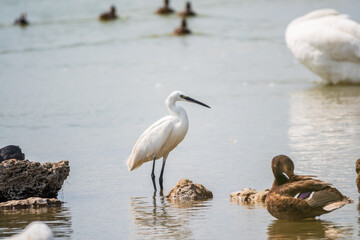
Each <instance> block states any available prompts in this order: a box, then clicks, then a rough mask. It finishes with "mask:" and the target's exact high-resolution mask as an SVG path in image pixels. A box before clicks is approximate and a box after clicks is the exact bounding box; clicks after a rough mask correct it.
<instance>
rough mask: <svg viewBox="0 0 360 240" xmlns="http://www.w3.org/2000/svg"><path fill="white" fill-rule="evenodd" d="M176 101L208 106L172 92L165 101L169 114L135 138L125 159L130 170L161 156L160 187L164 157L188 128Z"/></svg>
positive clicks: (180, 139)
mask: <svg viewBox="0 0 360 240" xmlns="http://www.w3.org/2000/svg"><path fill="white" fill-rule="evenodd" d="M177 101H189V102H194V103H197V104H200V105H202V106H205V107H209V106H207V105H206V104H203V103H201V102H199V101H197V100H195V99H192V98H190V97H188V96H186V95H185V94H184V93H183V92H180V91H174V92H172V93H171V94H170V95H169V96H168V97H167V99H166V101H165V102H166V105H167V107H168V109H169V112H170V115H168V116H165V117H163V118H161V119H160V120H158V121H157V122H155V123H154V124H152V125H151V126H150V127H149V128H148V129H146V130H145V132H144V133H143V134H142V135H141V136H140V138H139V139H138V140H137V142H136V144H135V146H134V148H133V150H132V152H131V154H130V156H129V159H128V161H127V165H128V168H129V171H132V170H134V169H136V168H138V167H140V166H141V165H142V164H143V163H145V162H148V161H151V160H154V161H155V159H159V158H163V167H162V171H161V175H160V186H161V188H162V173H163V168H164V164H165V161H166V158H167V156H168V154H169V152H170V151H171V150H173V149H174V148H175V147H176V146H177V145H178V144H179V143H180V142H181V141H182V140H183V139H184V137H185V135H186V133H187V131H188V128H189V120H188V116H187V114H186V111H185V110H184V108H182V107H180V106H177V105H176V104H175V103H176V102H177ZM153 170H154V168H153ZM153 183H154V180H153ZM154 188H155V183H154ZM155 190H156V188H155Z"/></svg>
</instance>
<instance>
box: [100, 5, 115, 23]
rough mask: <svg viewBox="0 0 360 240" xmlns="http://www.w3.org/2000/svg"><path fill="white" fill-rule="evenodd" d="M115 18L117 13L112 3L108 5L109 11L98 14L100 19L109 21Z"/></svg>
mask: <svg viewBox="0 0 360 240" xmlns="http://www.w3.org/2000/svg"><path fill="white" fill-rule="evenodd" d="M117 18H118V15H117V14H116V8H115V6H114V5H112V6H111V7H110V11H109V12H105V13H102V14H101V15H100V16H99V20H100V21H111V20H116V19H117Z"/></svg>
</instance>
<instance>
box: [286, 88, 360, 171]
mask: <svg viewBox="0 0 360 240" xmlns="http://www.w3.org/2000/svg"><path fill="white" fill-rule="evenodd" d="M290 105H291V106H290V127H289V132H288V134H289V139H290V147H291V150H292V155H296V154H297V153H301V156H303V157H304V159H317V160H327V161H323V164H326V165H324V166H320V165H319V167H325V168H326V167H328V166H327V163H328V160H334V161H336V160H339V159H338V158H337V156H338V155H339V153H341V155H342V156H343V157H347V156H348V157H349V158H351V160H353V154H354V147H349V146H358V145H359V142H360V135H359V133H360V107H359V106H360V86H318V87H315V88H311V89H307V90H303V91H298V92H295V93H293V94H292V95H291V101H290ZM324 149H326V154H324ZM331 157H333V158H334V159H331ZM329 158H330V159H329ZM335 158H337V159H335ZM340 161H341V160H340ZM320 162H321V161H320ZM320 162H319V163H320ZM351 164H353V163H351ZM300 167H301V166H300Z"/></svg>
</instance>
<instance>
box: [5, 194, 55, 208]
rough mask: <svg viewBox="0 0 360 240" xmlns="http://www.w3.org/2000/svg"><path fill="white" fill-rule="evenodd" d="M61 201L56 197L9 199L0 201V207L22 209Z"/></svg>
mask: <svg viewBox="0 0 360 240" xmlns="http://www.w3.org/2000/svg"><path fill="white" fill-rule="evenodd" d="M61 203H62V202H61V201H60V200H59V199H56V198H40V197H30V198H27V199H22V200H10V201H7V202H2V203H0V209H22V208H39V207H50V206H60V205H61Z"/></svg>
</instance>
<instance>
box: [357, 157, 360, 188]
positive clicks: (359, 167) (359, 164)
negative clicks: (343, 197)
mask: <svg viewBox="0 0 360 240" xmlns="http://www.w3.org/2000/svg"><path fill="white" fill-rule="evenodd" d="M356 173H357V178H356V186H357V189H358V192H359V193H360V158H359V159H358V160H356Z"/></svg>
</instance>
